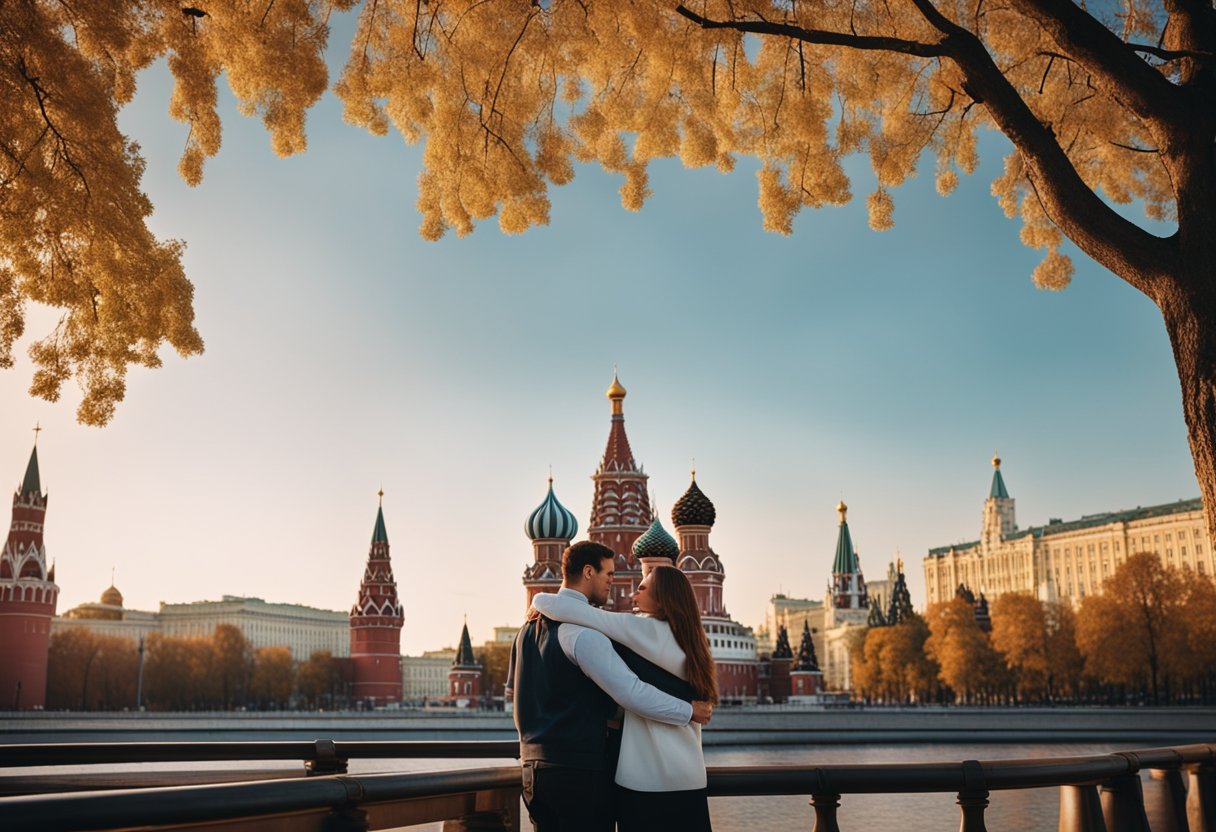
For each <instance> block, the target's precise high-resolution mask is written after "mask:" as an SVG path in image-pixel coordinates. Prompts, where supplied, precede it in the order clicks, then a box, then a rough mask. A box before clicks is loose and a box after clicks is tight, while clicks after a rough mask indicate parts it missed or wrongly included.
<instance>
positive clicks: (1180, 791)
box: [1146, 768, 1190, 832]
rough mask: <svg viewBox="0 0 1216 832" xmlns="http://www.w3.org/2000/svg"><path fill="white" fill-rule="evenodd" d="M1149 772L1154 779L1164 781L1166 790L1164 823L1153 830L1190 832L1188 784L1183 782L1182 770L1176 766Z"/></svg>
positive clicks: (1162, 815) (1163, 811)
mask: <svg viewBox="0 0 1216 832" xmlns="http://www.w3.org/2000/svg"><path fill="white" fill-rule="evenodd" d="M1149 774H1150V775H1151V776H1152V778H1153V779H1154V780H1161V781H1163V784H1164V792H1165V794H1164V795H1162V799H1163V802H1164V804H1165V805H1164V806H1162V807H1161V812H1160V817H1161V819H1162V820H1163V821H1164V825H1163V826H1162V828H1161V829H1154V830H1153V832H1190V825H1189V824H1188V823H1187V820H1186V786H1185V785H1184V784H1183V782H1182V772H1180V771H1179V770H1178V769H1176V768H1154V769H1151V770H1150V771H1149ZM1146 810H1147V807H1146Z"/></svg>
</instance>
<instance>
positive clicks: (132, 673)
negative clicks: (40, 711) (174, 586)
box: [46, 628, 139, 711]
mask: <svg viewBox="0 0 1216 832" xmlns="http://www.w3.org/2000/svg"><path fill="white" fill-rule="evenodd" d="M138 662H139V656H138V653H137V652H136V646H135V644H134V643H132V642H131V641H130V640H128V639H123V638H116V637H114V636H103V635H98V634H97V633H94V632H93V631H92V630H88V629H85V628H73V629H70V630H65V631H63V632H58V633H54V634H53V635H52V636H51V644H50V652H49V655H48V659H47V679H46V693H47V701H46V706H47V708H48V709H50V710H64V709H66V710H105V711H114V710H122V709H124V708H134V707H135V686H136V675H137V673H138Z"/></svg>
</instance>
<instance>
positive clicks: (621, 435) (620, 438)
mask: <svg viewBox="0 0 1216 832" xmlns="http://www.w3.org/2000/svg"><path fill="white" fill-rule="evenodd" d="M605 395H606V396H607V397H608V400H609V401H610V402H612V423H611V427H610V428H609V430H608V446H607V447H606V448H605V449H604V458H603V459H602V460H600V467H599V468H598V469H597V470H596V472H595V474H594V475H592V477H591V479H592V480H593V481H594V482H595V497H594V499H593V501H592V504H591V527H590V528H589V529H588V530H587V535H588V537H590V538H591V540H593V541H595V542H596V543H602V544H603V545H605V546H607V547H608V548H609V549H611V550H612V551H613V552H615V553H616V577H615V578H614V579H613V582H612V594H611V596H610V597H609V599H608V604H607V605H606V606H608V607H609V608H616V609H622V610H628V609H630V608H631V606H632V604H633V595H634V593H635V592H636V591H637V586H638V583H639V582H640V581H641V580H642V568H641V564H639V563H638V562H637V559H636V558H634V556H633V544H634V541H636V540H637V539H638V538H639V537H641V536H642V535H643V534H644V533H645V532H646V530H647V529H648V528H650V522H651V517H652V514H651V510H650V499H649V497H648V496H647V493H646V481H647V479H648V477H647V476H646V474H645V473H644V472H643V471H642V466H640V465H638V464H637V462H636V461H635V460H634V458H633V450H632V449H631V448H630V447H629V437H628V436H626V435H625V411H624V401H625V388H624V387H622V386H621V382H620V381H619V379H618V378H617V375H616V373H613V375H612V386H611V387H609V388H608V390H607V392H606V393H605Z"/></svg>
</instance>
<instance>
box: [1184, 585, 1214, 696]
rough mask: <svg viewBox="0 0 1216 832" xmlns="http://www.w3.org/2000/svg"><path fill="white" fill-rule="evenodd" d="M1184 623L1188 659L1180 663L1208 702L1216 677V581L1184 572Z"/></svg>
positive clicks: (1186, 675) (1185, 677)
mask: <svg viewBox="0 0 1216 832" xmlns="http://www.w3.org/2000/svg"><path fill="white" fill-rule="evenodd" d="M1183 575H1184V578H1183V583H1184V584H1185V589H1184V594H1183V599H1182V625H1183V630H1184V632H1185V639H1186V643H1185V647H1184V649H1185V650H1186V661H1185V662H1182V663H1181V665H1182V666H1181V668H1180V674H1181V676H1182V677H1183V681H1184V682H1187V683H1189V684H1191V685H1196V686H1198V688H1199V689H1200V691H1201V696H1202V698H1203V701H1204V702H1205V703H1207V702H1209V701H1210V700H1211V698H1212V682H1213V681H1214V680H1216V581H1213V579H1212V578H1211V577H1210V576H1208V575H1197V574H1195V573H1194V572H1191V571H1190V570H1187V571H1184V573H1183Z"/></svg>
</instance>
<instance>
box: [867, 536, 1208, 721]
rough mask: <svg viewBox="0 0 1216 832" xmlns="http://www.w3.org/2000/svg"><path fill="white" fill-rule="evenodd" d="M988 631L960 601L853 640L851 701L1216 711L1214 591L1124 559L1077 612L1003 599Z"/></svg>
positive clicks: (1154, 563)
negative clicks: (1214, 707)
mask: <svg viewBox="0 0 1216 832" xmlns="http://www.w3.org/2000/svg"><path fill="white" fill-rule="evenodd" d="M991 616H992V629H991V632H988V631H986V630H985V629H983V628H982V627H981V626H980V624H979V622H977V620H976V616H975V609H974V607H973V606H972V604H971V603H969V602H968V601H967V600H966V599H964V598H961V597H956V598H955V599H954V600H951V601H945V602H942V603H937V604H932V605H930V607H929V609H928V610H927V611H926V613H925V615H924V616H921V615H918V614H916V613H913V614H912V615H911V616H910V617H908V618H907V619H906V620H904V621H903V622H901V623H899V624H896V625H893V626H889V627H877V628H873V629H870V630H865V631H858V632H857V633H856V634H855V636H854V640H853V643H852V644H851V645H850V648H851V654H852V673H853V686H854V693H855V695H856V696H857V697H858V698H862V699H865V700H867V701H870V702H875V703H882V702H886V703H902V702H936V703H952V702H954V703H960V704H968V705H982V704H994V705H999V704H1016V703H1048V702H1055V703H1060V702H1077V703H1109V704H1124V703H1139V702H1142V703H1147V704H1185V703H1196V704H1213V703H1216V582H1214V581H1213V578H1212V577H1210V576H1206V575H1201V574H1196V573H1194V572H1191V571H1190V570H1189V569H1175V568H1173V567H1168V566H1165V565H1164V564H1162V562H1161V559H1160V558H1159V557H1158V556H1157V555H1156V554H1153V553H1141V554H1136V555H1132V556H1131V557H1129V558H1128V559H1127V560H1126V561H1125V562H1124V563H1122V564H1120V565H1119V567H1118V569H1117V570H1116V571H1115V574H1114V576H1113V577H1112V578H1110V579H1109V580H1108V581H1107V582H1106V583H1105V584H1104V585H1103V587H1102V594H1101V595H1091V596H1089V597H1086V598H1083V599H1081V603H1080V604H1079V605H1078V607H1077V608H1076V609H1074V608H1073V607H1070V606H1069V605H1067V604H1062V603H1047V602H1043V601H1040V600H1038V599H1037V598H1034V597H1032V596H1030V595H1026V594H1018V593H1011V594H1006V595H1001V596H1000V597H998V598H997V599H996V600H994V601H993V602H992V608H991Z"/></svg>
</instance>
